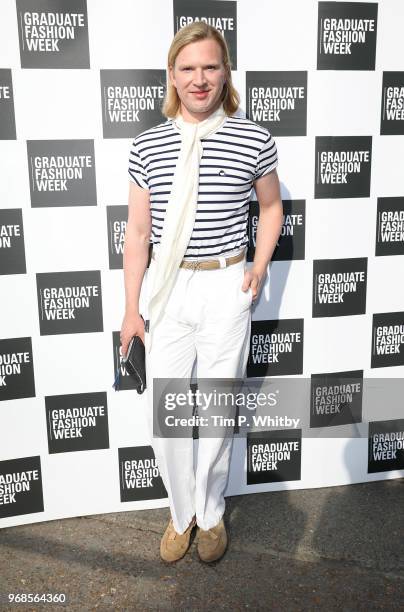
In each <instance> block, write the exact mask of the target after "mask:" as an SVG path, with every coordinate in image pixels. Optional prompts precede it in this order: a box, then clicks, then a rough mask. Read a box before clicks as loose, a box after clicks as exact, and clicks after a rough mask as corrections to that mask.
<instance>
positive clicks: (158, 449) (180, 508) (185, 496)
mask: <svg viewBox="0 0 404 612" xmlns="http://www.w3.org/2000/svg"><path fill="white" fill-rule="evenodd" d="M151 265H152V264H151ZM183 276H184V275H182V277H183ZM183 281H184V278H181V279H179V283H177V284H176V286H175V287H174V289H173V293H172V295H171V296H170V300H169V304H168V308H167V309H166V312H165V314H164V317H163V318H162V320H161V321H160V322H159V324H158V325H157V326H156V329H155V330H154V335H153V345H152V348H151V351H150V352H148V350H147V349H148V345H149V334H148V333H146V334H145V344H146V376H147V399H148V401H147V421H148V427H149V433H150V437H151V444H152V447H153V450H154V454H155V457H156V461H157V465H158V467H159V470H160V474H161V477H162V480H163V483H164V486H165V487H166V489H167V494H168V499H169V504H170V510H171V516H172V519H173V524H174V528H175V530H176V531H177V533H179V534H182V533H184V531H185V530H186V529H187V527H188V525H189V523H190V521H191V519H192V518H193V516H194V515H195V497H194V496H195V477H194V457H193V442H194V441H193V439H192V435H191V436H190V437H189V438H175V437H173V438H162V437H153V410H154V409H155V408H154V407H153V399H154V394H153V379H159V378H184V379H187V380H188V379H190V376H191V372H192V367H193V364H194V361H195V355H196V352H195V344H194V330H193V327H192V326H191V325H189V324H187V323H186V322H182V321H180V320H177V318H176V316H175V315H176V314H178V313H176V309H177V306H178V309H181V303H182V296H183V288H184V287H183V285H184V282H183ZM156 399H157V398H156ZM167 414H169V413H167Z"/></svg>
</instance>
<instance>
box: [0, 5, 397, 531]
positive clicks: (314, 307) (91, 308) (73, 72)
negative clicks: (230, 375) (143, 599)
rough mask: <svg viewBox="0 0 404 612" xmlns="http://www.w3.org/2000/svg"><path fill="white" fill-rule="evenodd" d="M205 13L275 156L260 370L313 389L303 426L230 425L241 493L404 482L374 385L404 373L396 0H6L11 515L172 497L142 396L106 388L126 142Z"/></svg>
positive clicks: (1, 286) (15, 519)
mask: <svg viewBox="0 0 404 612" xmlns="http://www.w3.org/2000/svg"><path fill="white" fill-rule="evenodd" d="M197 19H201V20H207V21H208V22H209V23H211V24H212V25H214V26H215V27H217V28H218V29H219V30H221V31H222V32H223V34H224V36H225V38H226V40H227V42H228V45H229V48H230V52H231V58H232V66H233V79H234V84H235V86H236V88H237V89H238V91H239V92H240V95H241V108H240V114H241V115H245V114H246V115H247V116H248V117H249V118H250V119H252V120H253V121H256V122H257V123H259V124H260V125H262V126H264V127H266V128H267V129H268V130H269V131H270V132H271V133H272V135H273V136H274V138H275V140H276V143H277V147H278V154H279V167H278V174H279V178H280V181H281V188H282V198H283V204H284V213H285V215H284V226H283V230H282V236H281V238H280V240H279V244H278V246H277V248H276V251H275V253H274V257H273V262H272V264H271V266H270V269H269V275H268V278H267V279H266V282H265V286H264V287H263V290H262V293H261V295H260V299H259V302H258V303H257V304H256V305H255V306H254V308H253V321H252V334H251V348H250V357H249V363H248V369H247V377H248V379H247V382H248V380H250V382H251V384H252V383H253V381H256V380H259V378H260V377H264V378H265V380H266V381H271V380H273V381H274V382H275V383H276V379H277V378H278V380H279V381H280V380H283V381H285V380H287V377H290V378H299V379H302V380H304V381H306V382H307V383H308V388H309V392H308V395H307V401H305V402H303V404H302V407H301V408H299V411H298V414H299V417H300V418H301V428H298V429H294V430H292V431H291V430H290V428H289V427H287V426H285V425H281V426H276V425H275V426H274V427H265V428H263V429H262V428H261V431H256V432H251V433H249V434H248V436H247V437H246V436H241V435H237V436H236V437H235V440H234V449H233V455H232V464H231V471H230V477H229V484H228V488H227V494H228V495H237V494H245V493H251V492H254V493H255V492H259V491H272V490H281V489H295V488H310V487H322V486H332V485H341V484H349V483H354V482H366V481H371V480H381V479H388V478H398V477H402V476H403V475H404V450H403V445H404V407H403V403H402V396H401V397H400V396H397V397H398V399H397V397H395V396H394V397H393V394H390V392H387V393H384V394H379V395H377V393H376V391H374V392H373V391H372V390H370V392H369V391H368V390H367V389H366V388H365V381H367V380H372V379H375V380H376V379H380V380H382V379H383V380H384V381H386V380H388V379H391V385H393V379H394V381H398V380H401V379H402V376H403V372H404V290H403V263H404V186H403V159H404V42H403V38H402V23H403V20H404V7H403V5H402V2H401V1H400V0H380V1H379V2H315V1H314V0H282V1H281V0H265V1H264V0H238V1H237V2H236V1H233V0H199V1H197V2H195V1H191V0H174V1H172V0H147V1H146V0H139V1H137V2H133V1H129V0H117V1H116V2H115V3H114V4H113V5H111V3H110V2H107V1H106V0H88V1H87V2H86V0H69V1H68V2H67V1H63V0H59V1H55V0H3V2H2V3H1V7H0V57H1V63H0V111H1V113H0V163H1V173H2V180H1V181H0V193H1V198H0V275H1V277H0V291H1V298H2V299H1V317H0V400H1V401H0V526H1V527H7V526H10V525H17V524H22V523H31V522H37V521H44V520H49V519H57V518H63V517H69V516H81V515H86V514H96V513H105V512H119V511H127V510H136V509H141V508H154V507H160V506H167V505H168V503H167V498H166V492H165V490H164V486H163V484H162V481H161V478H160V476H159V472H158V468H157V466H156V464H155V460H154V456H153V451H152V449H151V446H150V439H149V437H148V433H147V427H146V419H145V409H146V405H145V404H146V398H145V396H138V395H137V394H136V392H135V391H134V390H133V388H132V385H131V381H130V379H129V378H128V376H126V375H125V372H123V380H124V382H123V390H122V391H121V392H119V393H116V392H114V390H113V389H112V382H113V380H114V370H115V368H116V367H117V364H118V362H119V329H120V326H121V321H122V317H123V312H124V286H123V273H122V248H123V239H124V232H125V224H126V218H127V196H128V185H129V182H128V175H127V168H128V157H129V150H130V144H131V140H132V138H133V137H135V136H136V135H138V134H139V133H141V132H142V131H144V130H145V129H147V128H149V127H152V126H153V125H156V124H158V123H161V122H162V121H164V120H165V118H164V117H163V116H162V115H161V113H160V110H159V109H160V107H161V103H162V100H163V97H164V92H165V87H166V56H167V51H168V48H169V45H170V43H171V40H172V37H173V35H174V34H175V33H176V31H177V30H178V29H179V28H181V27H183V26H184V25H186V24H187V23H190V22H192V21H194V20H197ZM250 213H251V214H250V224H249V233H250V245H249V254H248V259H249V261H252V258H253V255H254V245H255V230H256V224H257V219H258V203H257V202H256V201H255V200H254V198H253V199H252V201H251V211H250ZM142 300H143V297H142ZM141 306H142V307H143V301H142V304H141ZM274 377H275V378H274ZM347 381H348V383H347ZM376 386H377V385H376ZM370 388H371V386H370ZM388 389H390V387H388ZM369 398H371V399H372V400H373V401H372V402H369V401H368V402H367V401H366V400H367V399H368V400H369ZM321 429H322V430H323V431H327V432H330V434H331V435H329V436H325V435H322V434H321V433H320V434H319V435H316V432H319V431H320V430H321ZM353 432H356V434H354V433H353ZM358 432H359V434H358ZM196 444H197V443H196ZM268 458H269V459H270V460H269V459H268Z"/></svg>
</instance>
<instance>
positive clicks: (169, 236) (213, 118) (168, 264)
mask: <svg viewBox="0 0 404 612" xmlns="http://www.w3.org/2000/svg"><path fill="white" fill-rule="evenodd" d="M226 118H227V115H226V113H225V111H224V108H223V104H221V105H220V106H219V108H218V109H217V110H216V111H215V112H213V113H212V114H211V115H210V116H209V117H208V118H207V119H205V120H204V121H200V122H199V123H190V122H188V121H185V120H184V118H183V117H182V115H178V116H177V117H176V118H175V123H176V125H177V127H178V129H179V130H180V132H181V150H180V153H179V155H178V162H177V166H176V169H175V173H174V178H173V183H172V189H171V193H170V196H169V198H168V202H167V208H166V214H165V218H164V224H163V231H162V236H161V241H160V244H159V248H158V255H157V258H156V260H155V263H154V265H155V270H154V279H153V287H152V290H151V291H149V321H150V322H149V334H150V335H149V351H150V349H151V345H152V337H153V331H154V328H155V327H156V325H157V323H158V322H159V321H160V319H161V317H162V314H163V312H164V308H165V306H166V304H167V301H168V298H169V296H170V293H171V290H172V288H173V285H174V282H175V279H176V276H177V274H178V270H179V265H180V263H181V261H182V259H183V258H184V254H185V251H186V249H187V246H188V243H189V239H190V237H191V233H192V230H193V227H194V222H195V215H196V208H197V202H198V188H199V164H200V160H201V157H202V153H203V149H202V144H201V138H207V137H208V136H210V135H211V134H213V133H214V132H216V130H218V129H219V128H220V127H221V126H222V125H223V124H224V122H225V120H226Z"/></svg>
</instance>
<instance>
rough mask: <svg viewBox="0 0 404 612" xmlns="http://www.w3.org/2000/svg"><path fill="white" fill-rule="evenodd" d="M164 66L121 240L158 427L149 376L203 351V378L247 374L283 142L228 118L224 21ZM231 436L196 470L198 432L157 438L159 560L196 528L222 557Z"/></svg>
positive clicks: (176, 369) (183, 43)
mask: <svg viewBox="0 0 404 612" xmlns="http://www.w3.org/2000/svg"><path fill="white" fill-rule="evenodd" d="M168 75H169V83H168V90H167V95H166V99H165V102H164V105H163V108H162V112H163V114H164V115H165V116H166V117H167V118H168V119H167V121H166V122H164V123H160V124H159V125H157V126H155V127H154V128H151V129H149V130H146V131H144V132H143V133H141V134H140V135H138V136H137V137H136V138H135V139H134V141H133V144H132V149H131V154H130V161H129V175H130V181H131V182H130V193H129V214H128V223H127V229H126V235H125V248H124V276H125V294H126V312H125V317H124V320H123V323H122V329H121V345H122V352H123V353H125V352H126V350H127V347H128V343H129V340H130V338H131V337H132V336H133V335H135V334H136V335H139V336H140V337H141V338H142V340H143V341H144V342H145V346H146V372H147V392H148V422H149V427H150V430H151V431H152V420H153V417H152V412H153V380H156V379H158V378H170V379H172V378H181V379H189V378H190V376H191V373H192V369H193V365H194V362H195V359H196V367H197V376H198V379H199V378H203V379H209V378H210V379H212V378H221V377H222V378H240V377H243V376H244V374H245V368H246V364H247V358H248V351H249V342H250V326H251V304H252V301H254V300H255V299H256V298H257V295H258V293H259V291H260V288H261V285H262V281H263V279H264V276H265V274H266V270H267V265H268V262H269V261H270V259H271V257H272V253H273V251H274V248H275V245H276V242H277V239H278V237H279V234H280V231H281V227H282V221H283V209H282V201H281V198H280V192H279V181H278V177H277V173H276V170H275V168H276V166H277V150H276V145H275V142H274V140H273V138H272V136H271V135H270V134H269V132H268V131H267V130H266V129H264V128H263V127H261V126H259V125H257V124H255V123H253V122H252V121H249V120H247V119H244V118H240V117H234V116H233V115H234V113H235V112H236V110H237V108H238V105H239V96H238V94H237V92H236V90H235V89H234V87H233V84H232V79H231V66H230V59H229V52H228V48H227V45H226V42H225V40H224V38H223V37H222V35H221V34H220V33H219V32H218V30H216V29H215V28H213V27H211V26H208V25H207V24H204V23H201V22H195V23H193V24H190V25H188V26H186V27H184V28H182V29H181V30H179V32H177V34H176V36H175V37H174V39H173V42H172V44H171V47H170V50H169V54H168ZM253 187H254V188H255V192H256V195H257V199H258V202H259V207H260V217H259V223H258V228H257V234H256V251H255V258H254V262H253V265H252V267H251V269H250V270H248V269H247V267H246V265H245V250H246V245H247V243H248V236H247V220H248V207H249V200H250V197H251V193H252V189H253ZM150 241H151V242H152V243H153V256H152V260H151V262H150V266H149V269H148V274H147V284H146V289H147V304H148V315H146V317H145V318H147V317H148V318H149V321H150V327H149V330H148V331H146V333H145V326H144V321H143V319H142V317H141V316H140V314H139V295H140V289H141V285H142V281H143V276H144V273H145V270H146V267H147V262H148V249H149V242H150ZM196 262H197V263H196ZM231 443H232V438H229V437H227V438H220V437H216V438H203V437H201V436H200V437H199V440H198V455H197V467H196V471H195V472H194V467H193V439H192V438H190V437H189V438H158V437H153V434H152V445H153V449H154V453H155V456H156V461H157V464H158V466H159V470H160V473H161V477H162V479H163V482H164V485H165V487H166V489H167V493H168V498H169V504H170V510H171V519H170V522H169V524H168V526H167V529H166V531H165V533H164V535H163V538H162V540H161V545H160V554H161V557H162V558H163V559H164V560H165V561H168V562H171V561H176V560H177V559H180V558H181V557H183V556H184V554H185V553H186V551H187V549H188V547H189V542H190V535H191V531H192V529H193V527H194V526H196V525H197V526H198V553H199V556H200V558H201V560H202V561H205V562H210V561H214V560H217V559H219V558H220V557H221V556H222V555H223V553H224V551H225V549H226V546H227V534H226V529H225V525H224V522H223V514H224V509H225V502H224V495H223V494H224V490H225V488H226V484H227V478H228V469H229V464H230V454H231V446H232V444H231Z"/></svg>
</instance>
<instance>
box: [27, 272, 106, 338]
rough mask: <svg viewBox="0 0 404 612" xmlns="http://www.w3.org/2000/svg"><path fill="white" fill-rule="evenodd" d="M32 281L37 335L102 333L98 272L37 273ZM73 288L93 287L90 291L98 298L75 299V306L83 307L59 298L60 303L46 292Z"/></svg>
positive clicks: (99, 278) (93, 296)
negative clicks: (37, 314) (94, 292)
mask: <svg viewBox="0 0 404 612" xmlns="http://www.w3.org/2000/svg"><path fill="white" fill-rule="evenodd" d="M36 282H37V295H38V313H39V326H40V332H41V336H47V335H52V334H81V333H90V332H102V331H103V317H102V295H101V274H100V271H99V270H90V271H78V272H45V273H39V274H37V275H36ZM76 287H79V288H83V287H90V289H91V288H92V287H94V288H95V289H94V291H95V290H97V293H98V295H90V296H89V297H86V296H84V297H83V298H79V301H78V302H77V304H81V303H82V304H83V306H80V305H78V306H74V304H76V302H73V303H71V302H70V301H68V302H67V303H65V302H64V301H63V300H64V298H63V297H62V298H60V299H61V300H62V302H60V303H59V302H55V301H53V298H52V297H49V292H50V291H51V290H52V289H56V290H59V289H60V290H66V288H69V289H70V288H76ZM90 293H91V291H90ZM58 299H59V298H58ZM69 299H70V298H69V297H68V300H69ZM51 300H52V301H51ZM59 304H60V305H59ZM87 305H88V307H87ZM58 317H59V318H58Z"/></svg>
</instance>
